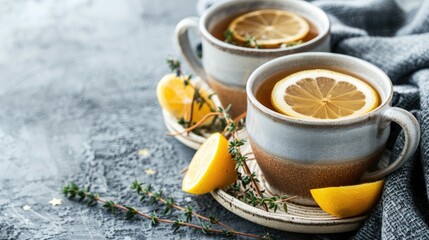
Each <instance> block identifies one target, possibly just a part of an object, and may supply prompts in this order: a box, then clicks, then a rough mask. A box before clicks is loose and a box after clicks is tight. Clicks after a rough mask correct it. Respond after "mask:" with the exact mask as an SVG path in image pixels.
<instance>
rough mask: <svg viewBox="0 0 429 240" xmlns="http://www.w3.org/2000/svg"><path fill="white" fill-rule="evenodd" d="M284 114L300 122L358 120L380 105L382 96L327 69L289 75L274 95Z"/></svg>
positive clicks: (354, 80)
mask: <svg viewBox="0 0 429 240" xmlns="http://www.w3.org/2000/svg"><path fill="white" fill-rule="evenodd" d="M271 103H272V104H273V106H274V108H275V109H276V110H277V111H279V112H280V113H283V114H286V115H288V116H291V117H295V118H299V119H310V120H329V119H338V118H344V117H355V116H360V115H363V114H365V113H368V112H370V111H371V110H373V109H374V108H376V107H377V106H378V105H379V97H378V93H377V92H376V91H375V90H374V89H373V88H372V87H371V86H370V85H368V84H367V83H365V82H364V81H362V80H360V79H357V78H355V77H352V76H349V75H346V74H342V73H339V72H334V71H330V70H324V69H314V70H306V71H300V72H297V73H294V74H292V75H289V76H287V77H285V78H283V79H282V80H280V81H279V82H277V83H276V85H275V86H274V88H273V91H272V92H271Z"/></svg>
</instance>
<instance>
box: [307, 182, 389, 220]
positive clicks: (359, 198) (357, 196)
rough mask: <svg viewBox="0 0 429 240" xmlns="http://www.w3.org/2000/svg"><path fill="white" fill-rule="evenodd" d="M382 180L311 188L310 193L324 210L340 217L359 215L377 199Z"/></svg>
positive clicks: (368, 208)
mask: <svg viewBox="0 0 429 240" xmlns="http://www.w3.org/2000/svg"><path fill="white" fill-rule="evenodd" d="M383 184H384V181H383V180H380V181H377V182H372V183H364V184H359V185H352V186H345V187H328V188H318V189H311V190H310V191H311V195H312V196H313V198H314V200H315V201H316V202H317V204H318V205H319V206H320V208H322V209H323V210H324V211H325V212H327V213H329V214H331V215H333V216H335V217H340V218H347V217H354V216H359V215H361V214H363V213H365V212H367V211H368V210H370V209H371V208H372V207H373V206H374V205H375V204H376V203H377V201H378V199H379V198H380V195H381V191H382V190H383Z"/></svg>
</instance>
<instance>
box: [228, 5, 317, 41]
mask: <svg viewBox="0 0 429 240" xmlns="http://www.w3.org/2000/svg"><path fill="white" fill-rule="evenodd" d="M228 29H229V30H230V31H232V33H233V36H234V38H235V39H237V40H239V41H241V42H246V40H247V39H248V38H249V37H252V38H254V39H255V40H256V42H257V43H258V44H259V45H261V46H263V47H278V46H279V45H281V44H282V43H290V42H294V41H298V40H301V39H303V38H304V37H305V36H306V35H307V34H308V32H309V31H310V25H309V24H308V22H307V21H306V20H305V19H304V18H303V17H301V16H299V15H297V14H295V13H293V12H289V11H285V10H276V9H265V10H256V11H252V12H248V13H246V14H243V15H241V16H239V17H237V18H236V19H234V20H233V21H232V22H231V24H230V25H229V27H228Z"/></svg>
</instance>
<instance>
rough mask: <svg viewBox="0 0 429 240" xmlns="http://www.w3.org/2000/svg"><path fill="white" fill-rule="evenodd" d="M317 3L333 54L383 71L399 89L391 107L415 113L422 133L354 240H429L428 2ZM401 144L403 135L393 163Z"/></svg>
mask: <svg viewBox="0 0 429 240" xmlns="http://www.w3.org/2000/svg"><path fill="white" fill-rule="evenodd" d="M411 2H412V3H416V1H411ZM313 3H314V4H315V5H317V6H319V7H320V8H322V9H323V10H324V11H325V12H326V13H328V15H329V17H330V20H331V22H332V29H331V31H332V36H333V38H332V46H333V51H334V52H338V53H343V54H347V55H351V56H354V57H358V58H361V59H364V60H366V61H368V62H371V63H373V64H375V65H377V66H378V67H380V68H381V69H383V70H384V71H385V72H386V73H387V75H389V77H390V79H391V80H392V81H393V83H394V85H395V87H394V90H395V97H394V102H393V105H395V106H397V107H402V108H405V109H407V110H409V111H412V112H413V113H414V114H415V116H416V117H417V119H418V120H419V122H420V126H421V131H422V138H421V142H420V147H419V149H418V150H417V152H416V154H415V155H414V157H413V158H412V159H410V160H409V161H408V162H407V163H406V164H405V165H404V166H403V167H402V168H401V169H399V170H398V171H396V172H395V173H393V174H391V175H390V176H388V177H387V179H386V182H385V187H384V191H383V195H382V198H381V201H380V202H379V204H378V205H377V207H376V208H375V209H374V210H373V212H372V214H371V216H370V218H369V219H368V220H367V221H366V222H365V223H364V225H363V226H362V228H361V229H360V230H359V231H358V232H357V233H356V235H355V236H354V239H429V227H428V224H429V208H428V204H429V199H428V190H429V121H428V118H429V1H428V0H425V1H422V2H420V3H417V4H414V5H415V7H414V8H408V9H405V8H404V7H402V6H400V5H398V4H397V2H395V1H392V0H365V1H362V0H361V1H337V0H335V1H332V0H330V1H324V0H321V1H315V2H313ZM409 4H410V3H409ZM392 135H394V134H392ZM403 143H404V138H403V136H402V135H400V136H399V137H398V138H397V139H396V142H395V143H394V146H393V148H392V150H393V151H392V153H393V154H392V159H395V158H396V156H397V155H398V154H399V153H400V150H401V149H402V145H403Z"/></svg>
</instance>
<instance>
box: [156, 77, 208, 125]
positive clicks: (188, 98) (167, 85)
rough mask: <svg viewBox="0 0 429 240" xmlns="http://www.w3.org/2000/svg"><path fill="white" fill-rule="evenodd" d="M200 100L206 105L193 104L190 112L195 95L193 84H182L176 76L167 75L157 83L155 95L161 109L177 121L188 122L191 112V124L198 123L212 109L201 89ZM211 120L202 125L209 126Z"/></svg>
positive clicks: (182, 80)
mask: <svg viewBox="0 0 429 240" xmlns="http://www.w3.org/2000/svg"><path fill="white" fill-rule="evenodd" d="M199 93H200V95H201V97H202V98H204V99H205V101H206V102H207V103H208V104H202V105H201V107H200V104H199V103H197V102H194V104H193V106H192V108H193V109H192V110H191V104H192V99H193V96H194V94H195V89H194V86H193V83H190V84H189V85H186V86H185V84H184V79H183V78H181V77H177V76H176V74H167V75H165V76H164V77H163V78H162V79H161V81H159V83H158V86H157V89H156V95H157V97H158V102H159V104H160V105H161V107H162V108H163V109H166V110H167V111H168V112H169V113H171V114H172V115H173V116H174V117H176V118H177V119H180V118H182V117H183V118H184V119H185V120H186V121H189V120H190V117H191V111H193V112H192V122H198V121H199V120H201V119H202V118H203V117H204V116H205V115H206V114H208V113H210V112H211V109H210V108H214V104H213V102H212V101H211V100H210V99H209V98H208V96H209V94H208V93H207V92H206V91H204V90H203V89H200V90H199ZM212 119H213V118H209V119H207V120H206V121H205V122H204V123H203V124H204V125H205V124H210V123H211V121H212Z"/></svg>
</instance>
